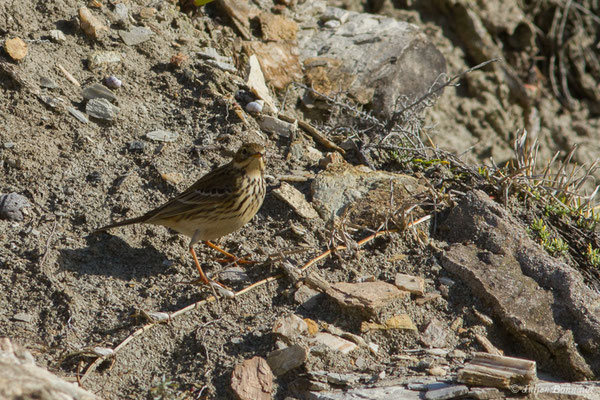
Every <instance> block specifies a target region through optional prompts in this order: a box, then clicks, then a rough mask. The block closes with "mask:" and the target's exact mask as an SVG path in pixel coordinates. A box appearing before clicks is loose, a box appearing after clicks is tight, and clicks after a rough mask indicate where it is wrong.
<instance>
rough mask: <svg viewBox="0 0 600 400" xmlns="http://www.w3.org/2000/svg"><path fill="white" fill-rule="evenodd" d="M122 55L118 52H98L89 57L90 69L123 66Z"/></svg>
mask: <svg viewBox="0 0 600 400" xmlns="http://www.w3.org/2000/svg"><path fill="white" fill-rule="evenodd" d="M121 62H122V58H121V54H119V53H118V52H116V51H96V52H94V53H92V54H90V55H89V56H88V68H89V69H90V70H91V71H94V70H96V69H107V68H117V67H119V66H120V65H121Z"/></svg>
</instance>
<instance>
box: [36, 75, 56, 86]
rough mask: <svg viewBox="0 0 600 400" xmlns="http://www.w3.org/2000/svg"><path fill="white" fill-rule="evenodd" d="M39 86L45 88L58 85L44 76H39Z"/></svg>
mask: <svg viewBox="0 0 600 400" xmlns="http://www.w3.org/2000/svg"><path fill="white" fill-rule="evenodd" d="M40 86H41V87H43V88H47V89H56V88H57V87H58V85H57V84H56V82H54V81H53V80H52V79H50V78H48V77H45V76H42V77H40Z"/></svg>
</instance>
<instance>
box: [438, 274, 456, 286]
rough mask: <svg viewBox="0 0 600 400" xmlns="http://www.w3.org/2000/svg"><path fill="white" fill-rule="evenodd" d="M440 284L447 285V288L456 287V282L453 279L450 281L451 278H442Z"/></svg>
mask: <svg viewBox="0 0 600 400" xmlns="http://www.w3.org/2000/svg"><path fill="white" fill-rule="evenodd" d="M440 283H441V284H442V285H445V286H452V285H454V281H453V280H452V279H450V278H447V277H445V276H442V277H441V278H440Z"/></svg>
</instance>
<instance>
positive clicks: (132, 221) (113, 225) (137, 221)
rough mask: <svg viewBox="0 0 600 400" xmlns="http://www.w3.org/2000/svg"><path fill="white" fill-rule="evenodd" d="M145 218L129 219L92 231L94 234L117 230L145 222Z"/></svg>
mask: <svg viewBox="0 0 600 400" xmlns="http://www.w3.org/2000/svg"><path fill="white" fill-rule="evenodd" d="M145 221H146V218H144V216H141V217H136V218H131V219H126V220H125V221H121V222H115V223H114V224H110V225H106V226H103V227H102V228H98V229H96V230H95V231H94V233H96V232H104V231H107V230H109V229H111V228H117V227H119V226H125V225H132V224H138V223H140V222H145Z"/></svg>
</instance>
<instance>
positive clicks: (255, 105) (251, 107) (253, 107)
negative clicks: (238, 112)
mask: <svg viewBox="0 0 600 400" xmlns="http://www.w3.org/2000/svg"><path fill="white" fill-rule="evenodd" d="M264 105H265V102H264V101H263V100H256V101H251V102H250V103H248V104H246V111H248V112H251V113H260V112H262V110H263V107H264Z"/></svg>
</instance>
